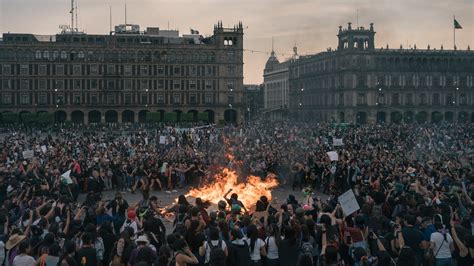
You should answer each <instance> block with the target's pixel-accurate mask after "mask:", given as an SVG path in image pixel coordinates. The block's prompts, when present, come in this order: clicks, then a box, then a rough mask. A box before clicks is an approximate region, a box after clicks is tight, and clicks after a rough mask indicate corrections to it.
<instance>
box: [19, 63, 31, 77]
mask: <svg viewBox="0 0 474 266" xmlns="http://www.w3.org/2000/svg"><path fill="white" fill-rule="evenodd" d="M29 74H30V66H29V65H21V66H20V75H22V76H28V75H29Z"/></svg>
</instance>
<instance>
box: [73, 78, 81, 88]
mask: <svg viewBox="0 0 474 266" xmlns="http://www.w3.org/2000/svg"><path fill="white" fill-rule="evenodd" d="M72 84H73V85H72V86H73V89H74V90H80V89H81V80H80V79H75V80H73V81H72Z"/></svg>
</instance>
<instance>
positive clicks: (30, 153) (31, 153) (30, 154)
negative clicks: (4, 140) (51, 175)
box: [23, 150, 35, 159]
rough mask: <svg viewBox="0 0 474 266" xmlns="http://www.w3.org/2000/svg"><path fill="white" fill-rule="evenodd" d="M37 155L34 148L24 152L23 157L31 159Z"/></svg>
mask: <svg viewBox="0 0 474 266" xmlns="http://www.w3.org/2000/svg"><path fill="white" fill-rule="evenodd" d="M34 156H35V153H34V151H33V150H27V151H24V152H23V159H31V158H33V157H34Z"/></svg>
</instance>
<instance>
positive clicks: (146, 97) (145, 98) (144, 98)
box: [142, 94, 148, 104]
mask: <svg viewBox="0 0 474 266" xmlns="http://www.w3.org/2000/svg"><path fill="white" fill-rule="evenodd" d="M147 103H148V96H147V95H146V94H142V104H147Z"/></svg>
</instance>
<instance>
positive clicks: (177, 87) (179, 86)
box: [173, 80, 181, 90]
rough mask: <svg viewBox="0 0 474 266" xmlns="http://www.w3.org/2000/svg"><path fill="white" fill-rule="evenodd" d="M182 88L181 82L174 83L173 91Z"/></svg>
mask: <svg viewBox="0 0 474 266" xmlns="http://www.w3.org/2000/svg"><path fill="white" fill-rule="evenodd" d="M180 88H181V82H180V81H179V80H175V81H173V89H175V90H177V89H180Z"/></svg>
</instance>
